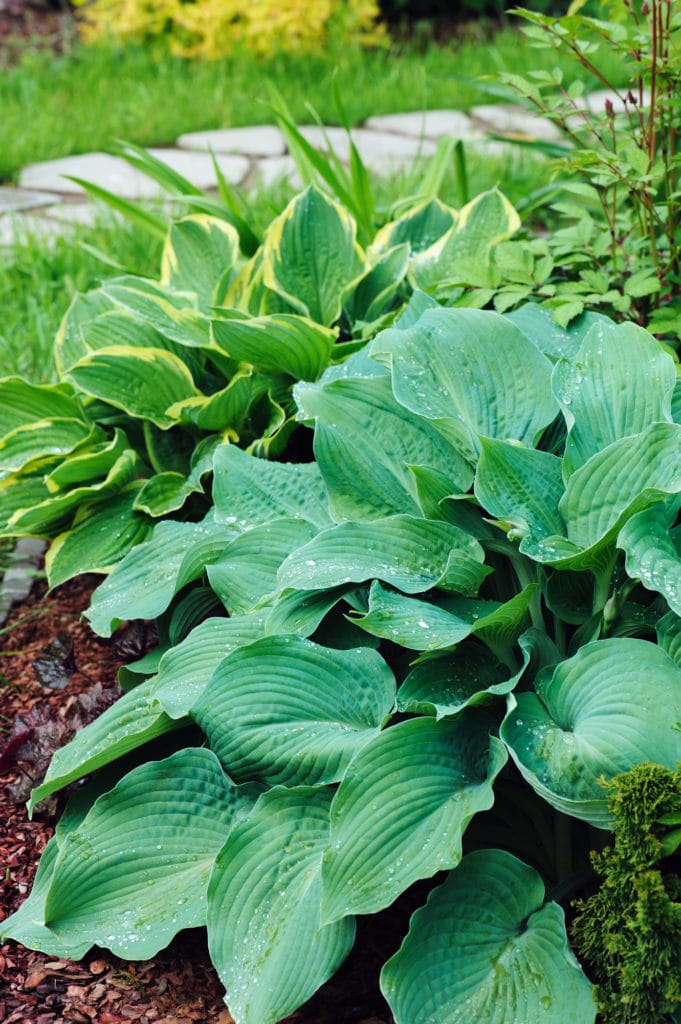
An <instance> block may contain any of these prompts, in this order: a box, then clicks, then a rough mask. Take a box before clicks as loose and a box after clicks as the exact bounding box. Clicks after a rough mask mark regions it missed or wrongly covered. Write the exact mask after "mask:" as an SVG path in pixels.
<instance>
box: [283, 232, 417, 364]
mask: <svg viewBox="0 0 681 1024" xmlns="http://www.w3.org/2000/svg"><path fill="white" fill-rule="evenodd" d="M409 256H410V251H409V245H408V244H406V243H404V244H403V245H396V246H395V247H394V248H392V249H389V250H388V251H387V252H385V253H383V255H382V256H380V257H379V258H378V260H376V262H375V263H374V264H373V266H371V267H370V268H369V270H367V271H366V273H365V274H363V275H362V277H360V278H359V279H358V280H357V281H353V282H352V284H350V285H348V287H347V288H346V289H345V291H344V292H343V315H344V317H345V319H346V320H347V321H348V323H349V324H350V325H351V326H353V327H354V328H355V331H356V330H357V328H358V327H360V326H364V325H368V324H373V323H374V322H375V321H376V320H378V318H379V317H380V316H381V315H382V314H383V313H387V312H388V310H389V309H391V307H392V306H393V305H394V304H395V302H396V301H397V296H398V293H399V291H400V286H401V284H402V281H403V280H404V278H405V276H406V273H407V267H408V266H409ZM301 379H309V378H301ZM313 379H314V378H313Z"/></svg>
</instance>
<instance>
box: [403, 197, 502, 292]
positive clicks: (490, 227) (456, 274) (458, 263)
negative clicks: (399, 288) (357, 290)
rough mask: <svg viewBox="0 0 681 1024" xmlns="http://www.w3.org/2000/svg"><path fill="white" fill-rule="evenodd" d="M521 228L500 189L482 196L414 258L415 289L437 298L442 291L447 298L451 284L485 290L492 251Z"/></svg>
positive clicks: (411, 271) (413, 276) (412, 278)
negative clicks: (479, 287)
mask: <svg viewBox="0 0 681 1024" xmlns="http://www.w3.org/2000/svg"><path fill="white" fill-rule="evenodd" d="M519 227H520V217H519V216H518V214H517V213H516V211H515V210H514V209H513V207H512V206H511V204H510V203H509V201H508V199H507V198H506V197H505V196H504V195H503V194H502V193H501V192H500V191H499V190H498V189H490V190H489V191H488V192H483V193H482V194H481V195H479V196H476V197H475V199H472V200H471V202H470V203H467V204H466V206H464V207H463V208H462V209H461V210H460V211H459V216H458V217H457V219H456V221H455V222H454V224H453V225H452V227H451V228H450V229H449V230H448V231H447V232H446V233H445V234H444V235H442V236H441V237H440V238H439V239H438V241H436V242H434V243H433V244H432V245H431V246H429V247H428V248H427V249H423V250H422V251H421V252H420V253H418V254H417V255H416V256H415V257H414V259H413V260H412V263H411V268H410V271H409V277H410V279H411V281H412V283H413V284H414V285H415V286H416V287H418V288H421V289H423V291H425V292H430V293H433V294H435V296H436V297H437V295H438V294H439V292H440V291H441V290H442V292H443V294H444V295H445V296H446V295H447V292H448V290H449V287H450V286H451V285H452V284H453V285H459V284H472V285H478V286H481V287H486V286H488V285H489V283H490V277H489V254H490V252H491V249H492V247H493V246H494V245H496V244H497V243H498V242H501V241H504V240H505V239H507V238H510V237H511V235H512V234H514V232H516V231H517V230H518V228H519Z"/></svg>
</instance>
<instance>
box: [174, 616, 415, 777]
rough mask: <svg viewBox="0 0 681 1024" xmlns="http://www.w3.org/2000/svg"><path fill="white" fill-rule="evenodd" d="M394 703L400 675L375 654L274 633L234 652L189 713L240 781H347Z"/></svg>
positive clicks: (369, 651)
mask: <svg viewBox="0 0 681 1024" xmlns="http://www.w3.org/2000/svg"><path fill="white" fill-rule="evenodd" d="M394 706H395V679H394V676H393V674H392V672H391V671H390V669H389V668H388V666H387V665H386V663H385V662H384V661H383V659H382V658H381V657H380V655H379V654H377V653H376V651H373V650H371V649H370V648H360V649H358V650H351V651H339V650H332V649H330V648H327V647H321V646H320V645H319V644H314V643H312V642H311V641H309V640H304V639H302V638H301V637H293V636H282V637H266V638H265V639H262V640H257V641H256V642H255V643H253V644H251V645H250V646H249V647H244V648H242V649H241V650H238V651H235V652H234V654H230V656H229V657H228V658H226V659H225V660H224V661H223V662H222V663H221V664H220V666H219V667H218V668H217V669H216V671H215V674H214V675H213V678H212V680H211V682H210V684H209V686H208V687H207V689H206V690H205V691H204V693H203V695H202V696H201V697H200V699H199V700H198V701H197V703H196V704H195V705H194V706H193V707H192V709H191V716H192V718H194V719H195V721H196V722H197V723H198V724H199V725H200V726H201V728H202V729H203V731H204V732H205V733H206V735H207V736H208V739H209V742H210V746H211V750H213V751H214V752H215V753H216V754H217V756H218V757H219V758H220V761H221V762H222V764H223V765H224V767H225V771H227V772H228V774H229V775H230V777H231V778H233V779H235V780H236V781H237V782H245V781H248V780H249V779H253V778H255V779H260V780H262V781H263V782H267V783H268V784H269V785H279V784H281V785H285V786H296V785H310V786H316V785H321V784H325V783H331V782H339V781H340V780H341V779H342V777H343V775H344V774H345V770H346V768H347V766H348V764H349V762H350V760H351V759H352V757H353V756H354V755H355V754H356V753H357V751H358V750H361V749H362V747H364V746H366V744H367V743H368V742H369V741H370V740H371V739H372V738H373V737H374V736H376V735H377V734H378V733H379V731H380V729H381V725H382V724H383V722H384V720H385V719H386V718H387V717H388V716H389V715H390V713H391V711H393V709H394Z"/></svg>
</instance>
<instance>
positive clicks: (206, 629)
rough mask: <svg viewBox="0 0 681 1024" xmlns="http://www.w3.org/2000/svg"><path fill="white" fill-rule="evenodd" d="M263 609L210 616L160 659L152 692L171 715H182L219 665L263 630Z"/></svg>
mask: <svg viewBox="0 0 681 1024" xmlns="http://www.w3.org/2000/svg"><path fill="white" fill-rule="evenodd" d="M265 615H266V613H264V612H253V613H252V614H251V615H235V616H234V617H233V618H230V619H219V618H209V619H206V621H205V622H202V623H200V625H198V626H196V627H195V628H194V629H193V630H192V631H191V633H189V635H188V636H186V637H185V638H184V640H182V641H181V643H179V644H176V645H175V646H174V647H171V648H170V650H168V651H166V652H165V653H164V655H163V657H162V658H161V661H160V663H159V666H158V672H157V674H156V676H155V677H154V679H153V680H150V682H151V683H152V684H153V685H152V689H151V692H152V693H153V695H154V697H155V698H156V699H157V700H158V701H159V703H160V704H161V707H162V708H163V710H164V711H165V712H166V714H168V715H169V716H170V717H171V718H182V717H183V716H184V715H187V714H188V713H189V709H190V708H191V706H192V704H194V703H195V702H196V701H197V700H198V699H199V698H200V697H201V694H202V693H203V691H204V690H205V689H206V687H207V686H208V683H209V682H210V679H211V676H212V675H213V672H214V671H215V669H216V668H217V667H218V665H219V664H220V663H221V662H222V661H223V660H224V659H225V658H226V657H227V655H228V654H231V653H232V651H236V650H237V649H238V648H239V647H246V646H247V645H248V644H251V643H253V642H254V641H255V640H257V639H259V637H261V636H263V635H264V632H265V626H264V621H265Z"/></svg>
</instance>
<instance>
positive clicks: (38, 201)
mask: <svg viewBox="0 0 681 1024" xmlns="http://www.w3.org/2000/svg"><path fill="white" fill-rule="evenodd" d="M58 202H59V196H57V195H53V194H52V193H50V192H27V191H26V189H23V188H14V187H13V186H12V185H0V214H2V213H18V212H19V211H20V210H33V209H35V208H36V207H39V206H49V205H50V203H58Z"/></svg>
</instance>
